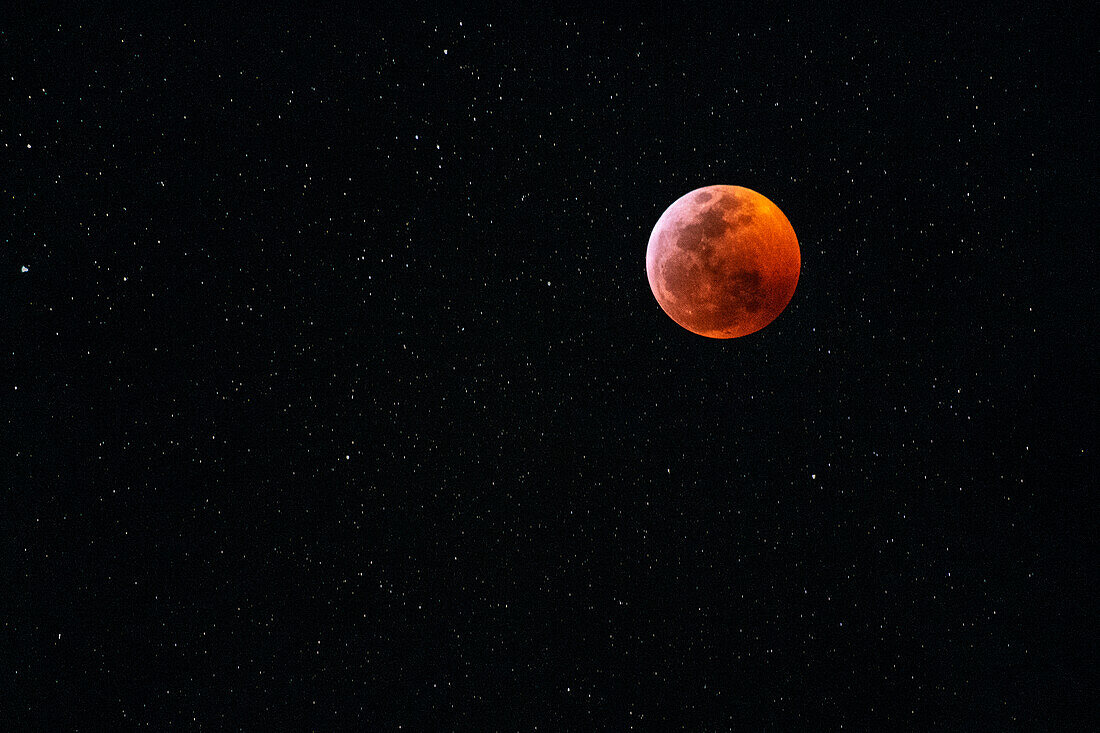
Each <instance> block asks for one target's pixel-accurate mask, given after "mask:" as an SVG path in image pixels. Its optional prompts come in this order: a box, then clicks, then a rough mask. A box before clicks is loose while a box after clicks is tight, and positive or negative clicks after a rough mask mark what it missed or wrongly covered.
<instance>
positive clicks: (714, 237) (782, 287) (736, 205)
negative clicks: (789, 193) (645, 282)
mask: <svg viewBox="0 0 1100 733" xmlns="http://www.w3.org/2000/svg"><path fill="white" fill-rule="evenodd" d="M800 268H801V255H800V253H799V249H798V240H797V238H796V237H795V233H794V229H793V228H791V225H790V222H788V221H787V217H785V216H784V215H783V212H782V211H780V210H779V208H778V207H777V206H776V205H775V204H773V203H772V202H771V201H769V200H768V199H767V198H765V197H764V196H762V195H761V194H759V193H757V192H755V191H752V190H750V189H747V188H742V187H740V186H707V187H705V188H700V189H696V190H695V191H692V192H691V193H688V194H686V195H685V196H682V197H681V198H680V199H678V200H677V201H676V202H675V203H673V204H672V206H670V207H669V208H668V209H667V210H666V211H665V212H664V214H662V215H661V218H660V219H659V220H658V221H657V224H656V226H654V228H653V233H652V234H651V235H650V238H649V247H648V249H647V251H646V273H647V275H648V277H649V284H650V288H651V289H652V290H653V294H654V296H655V297H656V298H657V302H658V303H659V304H660V306H661V308H662V309H663V310H664V311H665V313H667V314H668V316H669V317H670V318H672V319H673V320H674V321H676V322H677V323H678V324H680V325H681V326H683V327H684V328H686V329H688V330H689V331H692V332H694V333H697V334H699V335H702V336H708V337H711V338H736V337H738V336H745V335H747V334H750V333H753V332H755V331H759V330H760V329H761V328H763V327H764V326H766V325H768V324H769V323H771V322H772V321H773V320H775V318H776V317H777V316H778V315H779V314H780V313H782V312H783V309H784V308H786V307H787V304H788V303H789V302H790V300H791V297H792V296H793V295H794V291H795V287H796V286H797V285H798V275H799V270H800Z"/></svg>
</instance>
